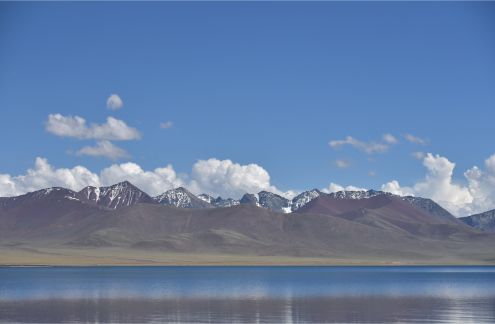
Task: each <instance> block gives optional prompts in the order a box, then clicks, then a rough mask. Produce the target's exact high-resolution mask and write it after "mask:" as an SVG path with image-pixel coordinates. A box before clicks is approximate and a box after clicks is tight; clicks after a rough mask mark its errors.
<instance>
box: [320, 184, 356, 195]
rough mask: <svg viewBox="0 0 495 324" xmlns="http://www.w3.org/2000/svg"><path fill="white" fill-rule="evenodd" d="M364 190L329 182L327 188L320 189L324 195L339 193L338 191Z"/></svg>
mask: <svg viewBox="0 0 495 324" xmlns="http://www.w3.org/2000/svg"><path fill="white" fill-rule="evenodd" d="M363 190H366V189H365V188H360V187H356V186H342V185H339V184H336V183H333V182H331V183H330V184H329V185H328V187H327V188H323V189H321V191H322V192H324V193H331V192H339V191H363Z"/></svg>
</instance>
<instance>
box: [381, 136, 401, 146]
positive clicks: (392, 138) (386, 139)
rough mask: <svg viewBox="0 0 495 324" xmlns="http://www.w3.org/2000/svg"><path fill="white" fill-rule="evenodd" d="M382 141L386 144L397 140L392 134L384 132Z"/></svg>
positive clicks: (395, 142) (394, 142)
mask: <svg viewBox="0 0 495 324" xmlns="http://www.w3.org/2000/svg"><path fill="white" fill-rule="evenodd" d="M383 141H384V142H386V143H388V144H397V143H398V142H399V141H398V140H397V138H396V137H395V136H394V135H392V134H384V135H383Z"/></svg>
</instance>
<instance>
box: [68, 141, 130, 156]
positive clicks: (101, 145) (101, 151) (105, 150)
mask: <svg viewBox="0 0 495 324" xmlns="http://www.w3.org/2000/svg"><path fill="white" fill-rule="evenodd" d="M76 154H77V155H89V156H102V157H106V158H109V159H111V160H118V159H120V158H125V157H129V154H128V153H127V152H126V151H125V150H124V149H121V148H120V147H118V146H116V145H114V144H112V142H110V141H98V142H97V143H96V145H95V146H85V147H83V148H81V149H80V150H79V151H77V153H76Z"/></svg>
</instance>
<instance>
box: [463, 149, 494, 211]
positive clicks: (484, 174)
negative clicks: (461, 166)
mask: <svg viewBox="0 0 495 324" xmlns="http://www.w3.org/2000/svg"><path fill="white" fill-rule="evenodd" d="M464 176H465V177H466V179H467V181H468V184H469V191H470V193H471V195H472V196H473V204H472V206H470V207H471V208H470V209H469V210H468V211H470V212H483V211H486V210H489V209H493V208H495V154H493V155H492V156H490V157H489V158H488V159H486V160H485V169H484V170H483V169H480V168H478V167H477V166H474V167H472V168H471V169H469V170H467V171H466V172H464Z"/></svg>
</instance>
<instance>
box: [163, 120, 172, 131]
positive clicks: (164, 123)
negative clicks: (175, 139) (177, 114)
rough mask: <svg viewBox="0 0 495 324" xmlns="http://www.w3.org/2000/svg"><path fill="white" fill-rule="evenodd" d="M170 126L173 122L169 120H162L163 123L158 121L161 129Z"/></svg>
mask: <svg viewBox="0 0 495 324" xmlns="http://www.w3.org/2000/svg"><path fill="white" fill-rule="evenodd" d="M172 126H174V124H173V123H172V122H171V121H170V120H169V121H166V122H163V123H160V128H161V129H169V128H172Z"/></svg>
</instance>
